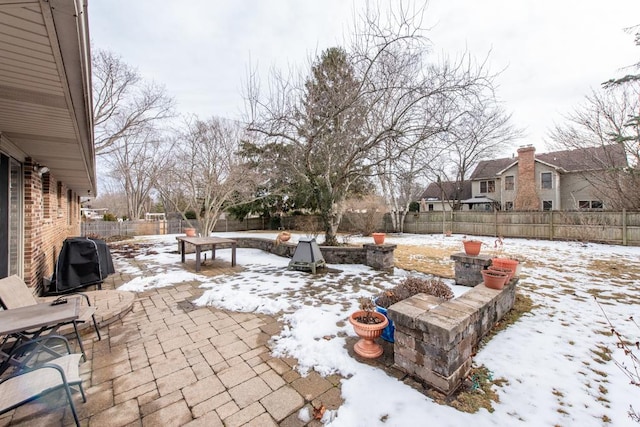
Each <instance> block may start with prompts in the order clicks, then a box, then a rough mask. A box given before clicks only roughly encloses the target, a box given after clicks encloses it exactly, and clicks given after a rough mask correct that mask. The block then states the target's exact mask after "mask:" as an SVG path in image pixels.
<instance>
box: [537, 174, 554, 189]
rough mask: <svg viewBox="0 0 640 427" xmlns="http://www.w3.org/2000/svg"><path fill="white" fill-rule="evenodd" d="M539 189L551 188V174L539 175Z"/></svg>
mask: <svg viewBox="0 0 640 427" xmlns="http://www.w3.org/2000/svg"><path fill="white" fill-rule="evenodd" d="M540 187H541V188H542V189H543V190H549V189H551V188H553V184H552V176H551V172H542V173H541V174H540Z"/></svg>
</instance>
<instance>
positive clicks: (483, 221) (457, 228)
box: [404, 210, 640, 246]
mask: <svg viewBox="0 0 640 427" xmlns="http://www.w3.org/2000/svg"><path fill="white" fill-rule="evenodd" d="M447 230H449V231H451V232H453V233H456V234H469V235H476V236H502V237H521V238H531V239H548V240H575V241H582V242H603V243H612V244H618V245H631V246H639V245H640V212H637V211H626V210H623V211H621V212H620V211H617V212H610V211H606V212H604V211H603V212H596V211H545V212H511V211H510V212H502V211H499V212H498V211H496V212H474V211H457V212H421V213H417V212H415V213H410V214H409V215H407V217H406V219H405V224H404V231H405V232H407V233H417V234H434V233H443V232H444V231H447Z"/></svg>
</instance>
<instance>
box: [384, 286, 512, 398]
mask: <svg viewBox="0 0 640 427" xmlns="http://www.w3.org/2000/svg"><path fill="white" fill-rule="evenodd" d="M516 282H517V279H513V280H512V281H511V282H510V283H509V284H508V285H507V286H505V287H504V289H502V290H500V291H498V290H494V289H489V288H487V287H485V286H484V284H482V283H481V284H479V285H476V286H475V287H474V288H473V289H470V290H469V291H468V292H466V293H465V294H464V295H462V296H460V297H459V298H456V299H454V300H451V301H446V302H442V303H441V301H440V300H439V299H438V298H436V297H432V296H429V295H426V294H419V295H416V296H414V297H411V298H409V299H406V300H404V301H400V302H399V303H397V304H394V305H392V306H391V307H389V309H388V313H389V317H390V318H391V319H392V320H393V322H394V323H395V327H396V330H395V343H394V362H395V364H396V365H397V366H398V367H400V368H401V369H402V370H404V371H405V372H407V373H408V374H410V375H411V376H413V377H415V378H417V379H419V380H422V381H423V382H424V383H426V384H427V385H429V386H431V387H434V388H436V389H437V390H439V391H441V392H442V393H445V394H446V395H450V394H452V393H453V392H454V391H455V390H456V389H457V388H458V387H459V386H460V384H462V381H463V380H464V378H465V377H466V376H467V375H468V374H469V371H470V368H471V354H472V350H473V348H474V347H475V346H476V345H477V344H478V343H479V342H480V339H481V338H482V337H483V336H484V335H485V334H486V333H487V332H488V331H489V330H490V329H491V328H492V327H493V325H494V324H495V322H497V321H498V320H500V319H501V318H502V317H503V316H504V315H505V313H507V312H508V311H509V310H510V309H511V307H513V304H514V302H515V289H516Z"/></svg>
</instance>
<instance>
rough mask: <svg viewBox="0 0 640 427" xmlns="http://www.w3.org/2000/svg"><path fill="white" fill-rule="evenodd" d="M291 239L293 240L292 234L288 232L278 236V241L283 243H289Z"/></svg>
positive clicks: (282, 232)
mask: <svg viewBox="0 0 640 427" xmlns="http://www.w3.org/2000/svg"><path fill="white" fill-rule="evenodd" d="M289 239H291V233H289V232H288V231H281V232H280V234H278V240H280V241H281V242H288V241H289Z"/></svg>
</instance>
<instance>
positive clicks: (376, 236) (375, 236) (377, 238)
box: [371, 233, 385, 245]
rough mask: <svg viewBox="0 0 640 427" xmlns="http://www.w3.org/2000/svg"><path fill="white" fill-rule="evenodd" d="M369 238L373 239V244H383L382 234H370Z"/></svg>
mask: <svg viewBox="0 0 640 427" xmlns="http://www.w3.org/2000/svg"><path fill="white" fill-rule="evenodd" d="M371 236H372V237H373V242H374V243H375V244H376V245H381V244H383V243H384V236H385V234H384V233H372V234H371Z"/></svg>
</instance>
